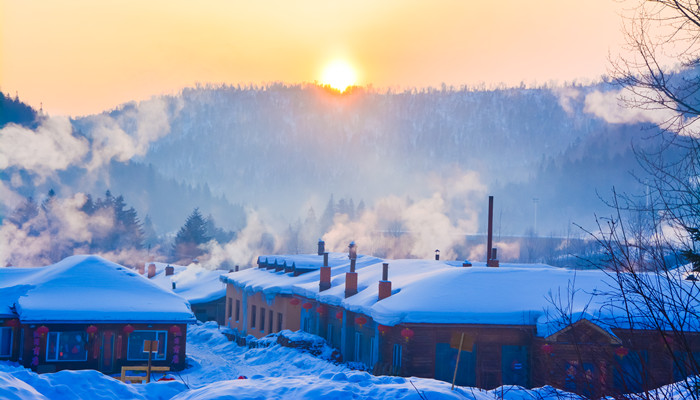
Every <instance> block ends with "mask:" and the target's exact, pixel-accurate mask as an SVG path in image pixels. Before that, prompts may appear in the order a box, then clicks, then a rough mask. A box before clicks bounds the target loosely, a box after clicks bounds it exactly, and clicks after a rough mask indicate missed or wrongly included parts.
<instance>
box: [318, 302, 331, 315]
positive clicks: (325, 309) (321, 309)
mask: <svg viewBox="0 0 700 400" xmlns="http://www.w3.org/2000/svg"><path fill="white" fill-rule="evenodd" d="M316 312H317V313H319V314H321V315H325V314H326V312H328V307H326V306H324V305H323V304H321V305H320V306H318V307H316Z"/></svg>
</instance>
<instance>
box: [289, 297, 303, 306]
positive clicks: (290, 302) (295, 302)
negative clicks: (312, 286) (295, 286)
mask: <svg viewBox="0 0 700 400" xmlns="http://www.w3.org/2000/svg"><path fill="white" fill-rule="evenodd" d="M299 303H301V300H299V299H297V298H296V297H295V298H293V299H291V300H289V304H291V305H293V306H298V305H299Z"/></svg>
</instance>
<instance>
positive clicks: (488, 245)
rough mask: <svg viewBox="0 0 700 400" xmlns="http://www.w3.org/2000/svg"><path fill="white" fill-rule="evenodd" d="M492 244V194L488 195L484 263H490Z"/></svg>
mask: <svg viewBox="0 0 700 400" xmlns="http://www.w3.org/2000/svg"><path fill="white" fill-rule="evenodd" d="M492 246H493V196H489V219H488V230H487V232H486V265H491V247H492Z"/></svg>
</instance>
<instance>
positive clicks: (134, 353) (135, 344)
mask: <svg viewBox="0 0 700 400" xmlns="http://www.w3.org/2000/svg"><path fill="white" fill-rule="evenodd" d="M145 340H157V341H158V351H157V352H155V353H153V355H152V356H151V357H152V358H151V359H152V360H165V349H166V348H167V347H166V344H167V340H168V332H166V331H133V332H132V333H131V335H129V348H128V350H127V355H126V359H127V360H148V352H146V351H144V348H143V345H144V341H145Z"/></svg>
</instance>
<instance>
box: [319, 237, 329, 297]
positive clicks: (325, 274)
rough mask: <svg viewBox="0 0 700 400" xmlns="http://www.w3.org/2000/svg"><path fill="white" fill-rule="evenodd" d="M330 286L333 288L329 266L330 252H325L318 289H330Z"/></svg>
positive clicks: (320, 290)
mask: <svg viewBox="0 0 700 400" xmlns="http://www.w3.org/2000/svg"><path fill="white" fill-rule="evenodd" d="M319 243H320V242H319ZM319 246H320V245H319ZM319 250H320V248H319ZM330 288H331V267H329V266H328V252H324V253H323V266H322V267H321V279H320V280H319V282H318V291H319V292H323V291H324V290H328V289H330Z"/></svg>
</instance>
